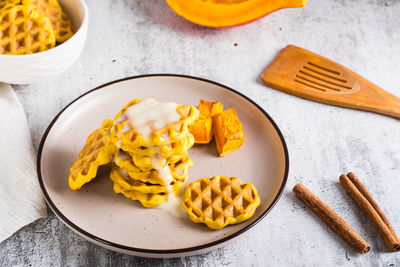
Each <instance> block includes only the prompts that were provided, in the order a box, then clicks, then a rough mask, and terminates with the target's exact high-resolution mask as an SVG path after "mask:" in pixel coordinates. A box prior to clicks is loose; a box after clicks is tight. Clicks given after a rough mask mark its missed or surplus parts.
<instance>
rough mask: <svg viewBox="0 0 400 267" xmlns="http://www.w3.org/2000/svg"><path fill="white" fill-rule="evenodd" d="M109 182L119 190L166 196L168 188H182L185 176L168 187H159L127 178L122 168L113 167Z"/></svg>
mask: <svg viewBox="0 0 400 267" xmlns="http://www.w3.org/2000/svg"><path fill="white" fill-rule="evenodd" d="M110 178H111V180H112V181H113V182H114V183H115V184H118V185H119V186H120V187H121V188H123V189H124V190H128V191H132V190H134V191H138V192H140V193H144V194H159V193H166V194H168V193H169V192H168V187H167V186H171V187H172V188H173V187H174V186H175V185H176V184H179V185H180V187H181V188H182V186H183V184H184V183H185V182H186V180H187V176H186V177H183V179H174V180H173V181H172V182H171V183H170V184H168V185H161V184H152V183H144V182H142V181H140V180H136V179H133V178H132V177H130V176H129V174H128V173H127V172H126V171H125V170H124V169H122V168H120V167H118V166H116V165H113V167H112V170H111V173H110Z"/></svg>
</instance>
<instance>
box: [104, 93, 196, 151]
mask: <svg viewBox="0 0 400 267" xmlns="http://www.w3.org/2000/svg"><path fill="white" fill-rule="evenodd" d="M144 101H148V102H149V103H150V104H153V103H152V101H155V100H153V99H144V100H143V101H141V100H140V99H135V100H133V101H131V102H130V103H128V104H127V105H125V106H124V108H123V110H121V112H120V113H119V115H117V116H116V118H115V119H114V122H115V125H114V128H113V130H112V131H111V138H112V140H113V142H114V144H116V146H117V147H120V148H122V149H123V150H125V151H128V152H133V150H134V149H135V148H137V147H154V146H165V145H168V144H170V143H173V142H176V141H179V140H181V139H183V138H185V137H186V136H187V135H188V134H189V129H188V126H189V125H190V124H192V123H193V122H194V121H195V119H196V118H197V117H198V115H199V111H198V110H197V109H196V108H195V107H193V106H192V105H185V106H182V105H177V106H176V113H177V115H178V116H179V118H178V120H177V121H168V118H166V119H165V125H162V127H159V125H157V123H156V124H153V123H152V122H151V121H150V122H148V123H146V124H145V125H143V127H142V126H138V125H134V123H133V122H132V118H128V116H127V115H126V114H125V113H126V112H127V111H128V110H129V108H131V107H133V106H135V105H141V104H142V103H144ZM155 102H156V101H155ZM146 103H147V102H146ZM166 104H168V103H166ZM146 112H149V110H143V114H141V115H140V116H137V117H141V116H146ZM140 127H142V128H140ZM143 128H148V129H149V130H146V131H145V133H143Z"/></svg>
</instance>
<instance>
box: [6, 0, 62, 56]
mask: <svg viewBox="0 0 400 267" xmlns="http://www.w3.org/2000/svg"><path fill="white" fill-rule="evenodd" d="M55 44H56V40H55V36H54V32H53V29H52V27H51V24H50V21H49V19H47V18H46V17H44V16H42V15H41V14H39V13H38V12H37V11H36V10H34V9H32V8H31V7H28V6H23V5H16V6H13V7H11V8H8V9H1V10H0V54H6V55H24V54H32V53H37V52H41V51H44V50H47V49H50V48H53V47H54V46H55Z"/></svg>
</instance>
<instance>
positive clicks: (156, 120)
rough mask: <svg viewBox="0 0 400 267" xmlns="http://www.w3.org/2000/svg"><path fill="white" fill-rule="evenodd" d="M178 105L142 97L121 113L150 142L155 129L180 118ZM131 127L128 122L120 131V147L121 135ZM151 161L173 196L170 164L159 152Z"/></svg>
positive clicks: (164, 136) (165, 136) (166, 135)
mask: <svg viewBox="0 0 400 267" xmlns="http://www.w3.org/2000/svg"><path fill="white" fill-rule="evenodd" d="M177 106H178V105H177V104H176V103H172V102H165V103H161V102H158V101H156V100H154V99H151V98H146V99H142V100H141V101H140V102H139V103H137V104H135V105H133V106H130V107H128V108H127V109H126V110H125V111H124V112H123V113H122V114H121V117H122V118H125V119H128V120H129V121H130V123H131V124H132V125H134V127H135V128H136V129H137V130H138V131H139V133H140V134H141V135H142V136H143V137H144V138H145V140H146V141H147V143H149V135H150V134H151V133H152V132H153V131H155V130H160V129H162V128H164V127H166V126H167V125H168V124H171V123H174V122H176V121H179V120H180V118H181V117H180V115H179V114H178V112H177V111H176V108H177ZM118 121H119V119H118ZM131 129H132V128H131V127H130V125H129V124H126V125H125V126H124V128H123V129H122V130H121V131H120V132H119V133H118V142H117V147H118V149H119V147H120V145H121V135H122V134H123V133H125V132H128V131H130V130H131ZM163 138H165V140H167V141H168V140H169V135H168V134H164V135H163ZM158 150H159V149H158ZM156 151H157V150H156ZM157 152H159V151H157ZM116 160H119V158H117V159H116ZM150 162H151V165H152V166H153V168H154V169H155V170H156V171H157V172H158V173H159V177H160V178H161V182H162V184H163V186H165V187H166V189H167V192H168V199H171V198H173V197H174V193H173V187H172V185H171V183H172V181H173V180H174V178H173V177H172V175H171V170H170V168H169V166H168V165H167V164H166V163H167V162H166V159H164V158H162V157H160V155H159V153H156V154H155V155H154V156H152V157H151V158H150Z"/></svg>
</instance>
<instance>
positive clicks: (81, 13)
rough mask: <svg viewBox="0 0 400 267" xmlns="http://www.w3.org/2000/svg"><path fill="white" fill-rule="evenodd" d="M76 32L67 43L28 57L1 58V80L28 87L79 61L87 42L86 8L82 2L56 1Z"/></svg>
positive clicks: (10, 56) (82, 0)
mask: <svg viewBox="0 0 400 267" xmlns="http://www.w3.org/2000/svg"><path fill="white" fill-rule="evenodd" d="M59 2H60V5H61V6H62V8H63V10H64V12H65V13H66V14H67V15H68V17H69V18H70V19H71V22H72V24H73V26H74V28H75V30H76V33H75V34H74V35H73V36H72V37H71V38H70V39H69V40H68V41H66V42H64V43H62V44H60V45H58V46H56V47H54V48H52V49H49V50H46V51H43V52H39V53H35V54H29V55H0V81H1V82H5V83H11V84H28V83H32V82H35V81H39V80H43V79H46V78H48V77H50V76H54V75H57V74H60V73H62V72H64V71H66V70H67V69H68V68H69V67H71V65H72V64H73V63H74V62H75V61H76V60H77V59H78V58H79V56H80V54H81V52H82V50H83V47H84V45H85V42H86V35H87V28H88V17H89V14H88V8H87V5H86V3H85V2H84V0H59Z"/></svg>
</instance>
